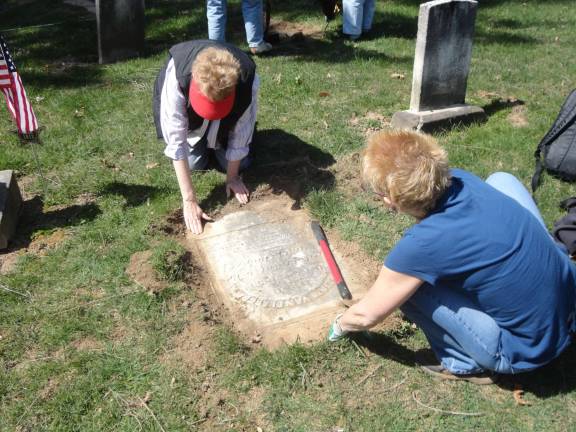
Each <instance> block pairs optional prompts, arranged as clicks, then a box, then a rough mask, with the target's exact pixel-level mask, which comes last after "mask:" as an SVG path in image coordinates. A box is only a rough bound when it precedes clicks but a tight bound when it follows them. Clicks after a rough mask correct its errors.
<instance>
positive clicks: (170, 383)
mask: <svg viewBox="0 0 576 432" xmlns="http://www.w3.org/2000/svg"><path fill="white" fill-rule="evenodd" d="M49 3H50V4H49V5H48V2H42V1H39V0H30V1H27V2H21V1H16V0H8V1H6V2H4V3H3V4H2V5H0V23H1V24H0V32H2V33H4V34H5V36H6V38H7V40H8V42H9V43H10V45H11V47H12V51H13V56H14V59H15V61H16V64H17V66H18V68H19V70H20V73H21V75H22V77H23V80H24V83H25V85H26V89H27V91H28V93H29V96H30V98H31V100H32V103H33V106H34V109H35V111H36V113H37V116H38V119H39V122H40V123H41V125H42V126H43V127H44V129H43V131H42V134H41V137H42V146H40V147H37V152H38V155H39V158H40V161H41V164H42V167H43V171H44V172H45V175H46V177H47V178H48V180H47V182H46V185H45V186H46V188H47V191H48V193H47V195H46V196H44V197H43V206H44V213H43V216H41V217H40V216H38V218H37V219H35V220H32V221H30V222H29V224H28V225H26V226H21V227H20V233H19V235H20V236H21V237H23V238H25V239H26V238H27V239H37V238H41V237H47V236H50V235H52V234H54V233H58V232H60V231H62V232H63V233H64V234H65V235H64V236H63V240H62V241H61V242H59V243H58V244H57V245H56V246H55V247H53V248H48V249H47V250H46V251H44V252H45V253H42V254H36V253H32V252H30V253H27V254H23V255H22V256H21V257H19V259H18V262H17V264H16V267H15V269H14V270H13V271H12V272H10V273H8V274H6V275H2V276H0V287H1V288H9V289H10V290H11V291H7V290H5V289H0V430H3V431H4V430H6V431H13V430H20V431H24V430H34V431H40V430H54V431H105V430H110V431H112V430H113V431H133V430H158V431H159V430H162V428H163V429H164V430H167V431H168V430H170V431H173V430H196V429H199V430H237V431H241V430H249V431H255V430H257V427H261V428H262V429H263V430H265V431H269V430H275V431H335V430H345V431H380V430H394V431H396V430H399V431H403V430H406V431H408V430H410V431H411V430H427V431H432V430H438V431H445V430H448V431H452V430H453V431H461V430H498V431H517V430H534V431H539V430H550V431H570V430H574V429H575V428H576V372H575V371H576V361H575V358H576V357H575V352H574V349H572V348H571V349H569V350H568V352H567V353H566V354H565V355H563V356H562V357H561V358H560V359H558V360H557V361H555V362H554V363H552V364H551V365H549V366H547V367H545V368H543V369H541V370H539V371H536V372H534V373H531V374H527V375H524V376H521V377H519V378H518V380H519V382H520V383H521V384H522V385H523V387H524V389H525V391H526V395H525V398H526V400H528V401H530V402H532V405H531V406H525V407H520V406H516V405H515V402H514V399H513V397H512V394H511V391H510V390H511V388H512V386H513V383H512V382H505V383H504V384H502V385H501V386H495V387H491V388H478V387H475V386H473V385H469V384H466V383H438V382H436V381H434V380H432V379H431V378H429V377H428V376H425V375H423V374H422V373H420V372H419V371H418V369H417V367H416V366H415V358H416V356H417V355H420V354H427V355H429V354H430V353H429V352H427V343H426V341H425V338H424V336H423V335H422V333H421V332H420V331H414V329H412V328H411V327H410V326H409V325H404V324H403V325H401V326H400V327H398V328H396V329H394V330H391V331H390V332H389V333H384V334H377V335H375V337H376V338H377V339H376V344H375V346H374V349H373V351H374V353H372V354H370V355H369V356H368V357H367V356H365V354H364V353H363V351H360V349H359V348H358V347H357V346H356V345H354V344H352V343H350V342H343V343H338V344H334V345H328V344H326V343H318V344H316V345H313V346H303V345H299V344H296V345H293V346H290V347H284V348H281V349H279V350H277V351H274V352H270V351H267V350H265V349H261V348H260V349H258V348H255V347H254V344H252V345H250V342H246V341H243V340H242V339H241V338H240V337H239V336H238V335H237V334H235V333H234V331H233V330H232V329H230V328H228V327H227V326H226V325H224V324H222V323H218V322H216V323H212V324H211V325H212V326H214V331H213V333H212V334H213V340H212V341H211V342H212V343H211V344H206V346H205V350H206V352H207V353H208V354H209V355H208V358H209V359H210V361H209V363H208V364H206V365H204V366H203V367H201V368H196V369H190V368H187V367H186V366H185V365H184V364H174V362H167V361H164V360H163V359H164V357H165V356H166V355H169V353H170V352H171V351H172V350H174V349H176V348H178V347H177V346H175V342H174V341H175V340H177V339H175V337H176V336H177V335H178V334H180V332H182V331H183V330H184V329H185V328H186V327H187V325H188V323H190V322H195V321H199V320H200V316H198V313H197V312H196V310H195V309H188V308H186V307H182V303H183V301H192V303H194V304H196V303H197V300H196V293H195V292H194V291H193V290H192V289H190V288H187V287H186V285H185V284H183V283H177V284H173V285H171V286H170V288H169V289H167V290H166V291H164V292H162V293H160V294H157V295H149V294H147V293H146V292H144V290H143V289H141V287H139V286H138V285H137V284H135V283H134V282H132V281H131V280H130V279H129V277H128V276H127V275H126V274H125V269H126V267H127V266H128V263H129V260H130V257H131V255H132V254H134V253H135V252H138V251H142V250H146V249H153V250H156V252H155V258H154V260H155V261H154V262H155V263H156V268H157V271H159V272H160V273H162V274H164V276H165V277H166V278H167V279H171V278H175V279H178V277H179V272H180V269H181V266H180V264H179V261H178V259H176V260H175V261H170V260H169V259H167V256H170V257H172V256H174V257H178V256H181V253H182V250H181V249H180V248H179V246H177V244H176V243H172V242H171V241H169V240H167V239H166V238H165V237H163V236H161V235H160V234H158V233H153V234H150V230H149V227H150V226H151V225H153V224H155V223H158V222H159V221H160V220H162V219H163V218H165V217H166V215H168V214H170V213H171V212H173V211H174V210H176V209H177V208H178V207H179V206H180V198H179V192H178V188H177V184H176V180H175V176H174V173H173V169H172V167H171V164H170V163H169V161H168V160H167V159H166V158H165V157H164V156H163V154H162V150H163V148H162V145H161V144H160V143H159V142H158V141H157V140H156V138H155V134H154V131H153V126H152V116H151V112H150V104H151V91H152V86H153V82H154V78H155V74H156V72H157V70H158V69H159V67H160V65H161V64H162V62H163V61H164V59H165V57H166V49H167V48H168V47H169V46H170V45H171V44H174V43H176V42H180V41H181V40H184V39H188V38H200V37H205V36H206V22H205V6H204V5H205V3H204V2H202V1H199V0H195V1H192V0H177V1H173V0H172V1H167V0H150V1H147V2H146V6H147V9H146V14H147V15H146V18H147V29H146V34H147V40H146V47H147V48H146V49H147V51H146V53H145V55H144V56H143V57H142V58H140V59H135V60H131V61H126V62H122V63H118V64H114V65H106V66H99V65H97V64H96V60H97V49H96V32H95V27H96V24H95V22H94V21H93V20H90V16H89V15H88V14H86V13H85V12H84V11H83V10H82V9H80V8H74V7H72V6H68V5H64V4H63V3H62V2H61V1H54V2H49ZM230 3H231V4H230V15H231V17H230V20H229V23H228V24H229V25H228V28H229V39H230V40H231V41H232V42H234V43H236V44H239V45H241V46H244V47H245V41H244V35H243V31H242V18H241V13H240V7H239V1H233V2H230ZM419 3H420V2H419V1H415V0H389V1H386V2H379V3H378V8H377V13H376V19H375V26H374V29H375V30H374V37H372V38H370V39H368V40H363V41H360V42H358V43H350V42H348V41H342V40H340V39H338V38H337V37H336V31H337V30H338V24H339V22H338V21H337V22H335V23H332V24H330V25H329V26H328V29H327V32H326V34H325V37H324V38H321V39H313V40H304V41H294V42H284V43H281V44H280V45H278V46H277V47H276V50H275V54H274V55H271V56H269V57H262V58H257V59H256V62H257V65H258V70H259V73H260V76H261V94H260V110H259V119H258V131H259V135H258V147H259V151H258V153H257V155H256V158H257V159H256V162H257V163H256V165H255V168H254V170H252V172H250V173H247V179H248V181H250V182H252V184H258V183H261V182H267V181H269V182H271V183H272V182H273V181H274V178H275V177H274V176H275V175H279V174H282V175H283V174H286V176H287V178H292V179H293V178H294V177H299V176H300V177H301V178H305V179H306V184H303V185H302V191H303V192H304V194H305V197H304V205H305V206H306V208H307V209H308V210H309V211H310V212H311V214H313V215H314V216H315V217H317V218H319V219H320V220H321V222H322V223H323V224H324V225H325V226H330V227H332V228H334V229H336V230H338V231H339V232H340V234H341V235H342V236H343V237H344V238H345V239H347V240H351V241H354V242H358V243H359V244H361V245H362V247H363V248H364V250H366V251H367V252H368V253H369V254H370V255H372V256H374V257H376V258H378V259H381V258H383V257H384V256H385V255H386V253H387V252H388V251H389V249H390V248H391V247H392V245H393V244H394V243H395V241H397V240H398V238H399V237H400V236H401V235H402V232H403V230H404V229H405V228H406V227H407V226H408V225H409V224H410V220H409V219H408V218H405V217H402V216H398V215H394V214H392V213H388V212H385V211H384V210H383V209H382V208H381V207H380V206H379V205H378V204H377V203H376V202H375V201H373V200H372V198H371V197H369V196H367V195H366V194H363V193H357V191H356V190H352V191H351V190H350V187H349V186H347V184H348V183H346V182H343V181H342V179H341V178H339V177H338V174H336V175H334V174H332V171H330V167H331V166H332V165H334V163H335V162H338V163H340V164H346V163H348V162H347V161H349V160H350V159H349V157H350V156H351V155H352V154H353V153H355V152H357V151H358V150H359V149H360V148H361V147H362V145H363V142H364V132H365V130H366V129H367V128H379V127H381V126H382V122H381V120H379V119H380V118H381V117H383V118H390V117H391V116H392V114H393V113H394V112H396V111H398V110H403V109H406V108H407V107H408V105H409V99H410V89H411V79H410V77H411V73H412V63H413V55H414V44H415V36H416V23H417V14H418V5H419ZM273 18H274V19H284V20H287V21H289V22H293V23H298V24H302V25H306V26H311V27H313V28H320V29H321V28H323V27H324V22H323V19H322V17H321V15H320V12H319V8H318V6H317V4H316V2H313V1H305V0H295V1H289V2H280V1H273ZM50 23H54V24H55V25H52V26H45V24H50ZM574 28H576V11H575V10H574V8H573V1H571V0H570V1H569V0H564V1H563V0H551V1H547V2H541V1H536V0H532V1H530V0H518V1H515V0H508V1H506V0H485V1H480V5H479V12H478V17H477V24H476V36H475V44H474V51H473V59H472V67H471V72H470V76H469V81H468V95H467V99H468V102H470V103H473V104H476V105H480V106H484V107H485V108H486V110H487V112H488V113H489V114H490V117H489V120H488V122H487V123H485V124H483V125H474V126H470V127H466V128H460V129H455V130H452V131H449V132H446V133H444V134H442V135H440V136H439V139H440V140H441V142H442V143H443V144H444V145H445V146H446V148H447V149H448V152H449V155H450V159H451V162H452V164H453V165H454V166H458V167H462V168H465V169H468V170H470V171H472V172H474V173H477V174H478V175H480V176H487V175H488V174H490V173H491V172H492V171H495V170H505V171H509V172H512V173H513V174H515V175H517V176H518V177H519V178H520V179H521V180H522V181H523V182H524V183H525V184H528V183H529V180H530V176H531V174H532V172H533V157H532V154H533V151H534V149H535V147H536V145H537V143H538V141H539V140H540V138H541V137H542V136H543V135H544V133H545V132H546V131H547V129H548V127H549V126H550V125H551V123H552V122H553V120H554V118H555V116H556V114H557V112H558V110H559V108H560V105H561V103H562V102H563V100H564V98H565V97H566V95H567V94H568V92H569V91H570V90H571V89H572V88H574V87H576V78H575V77H576V57H575V56H574V48H573V46H574V43H573V40H574V37H573V36H574V35H573V30H574ZM4 30H7V31H4ZM393 73H399V74H403V75H405V77H406V78H405V79H395V78H392V77H391V74H393ZM320 92H328V93H329V95H328V96H326V97H321V96H320ZM511 98H515V99H518V100H520V101H522V102H523V103H524V105H522V107H523V109H524V110H525V116H526V120H527V125H526V126H525V127H522V128H515V127H513V126H512V125H511V123H510V121H509V118H508V117H509V115H510V114H511V113H512V110H513V106H512V104H511V103H507V102H506V100H508V99H511ZM374 114H377V115H378V116H380V117H378V116H375V115H374ZM12 129H14V126H13V124H12V123H11V122H10V120H9V116H8V113H7V112H6V110H5V108H4V107H3V106H2V107H1V108H0V146H1V150H0V169H14V170H17V171H18V173H19V176H20V178H21V179H26V186H25V187H24V189H25V190H26V192H27V193H28V194H30V195H32V194H41V193H43V189H44V185H43V183H42V181H41V179H40V178H39V177H38V176H37V171H36V164H35V162H34V155H33V153H32V149H31V148H29V147H26V146H21V145H20V143H19V142H18V140H17V138H16V137H15V135H14V134H13V133H12V132H11V130H12ZM292 158H307V159H308V160H309V161H310V163H311V165H310V166H306V167H304V166H302V165H301V164H294V165H289V166H288V168H287V169H286V172H281V173H278V172H273V173H271V172H270V169H267V168H265V167H262V168H258V164H268V163H278V162H282V161H285V162H290V160H291V159H292ZM150 164H158V166H156V167H151V166H154V165H150ZM312 165H313V166H315V167H316V168H314V167H313V166H312ZM276 166H277V165H276ZM335 172H338V170H336V171H335ZM272 174H274V175H272ZM290 176H292V177H290ZM193 181H194V184H195V185H196V187H197V192H198V195H199V197H200V198H201V199H202V200H205V201H204V204H205V205H204V207H205V208H206V209H207V210H209V211H211V210H214V209H216V208H217V207H218V206H219V205H220V204H221V203H222V199H221V198H218V197H216V196H215V195H213V194H212V191H214V190H222V186H223V183H224V178H223V176H222V175H221V174H219V173H217V172H207V173H197V174H194V175H193ZM273 186H274V185H273ZM571 195H575V186H574V184H569V183H563V182H561V181H559V180H557V179H554V178H552V177H550V176H548V175H545V176H544V178H543V184H542V186H541V188H540V189H539V191H538V193H537V198H538V201H539V205H540V208H541V210H542V213H543V215H544V219H545V221H546V223H547V224H548V225H549V226H551V225H552V223H553V221H554V220H555V219H557V218H559V217H560V215H561V214H562V212H561V211H560V210H559V209H558V207H557V204H558V202H559V201H560V200H561V199H562V198H565V197H568V196H571ZM155 248H156V249H155ZM14 291H16V293H15V292H14ZM207 325H208V324H207ZM247 344H248V345H247ZM372 371H374V373H373V374H372V375H370V373H371V372H372ZM147 393H149V394H150V395H151V396H150V400H149V401H148V403H147V405H146V406H147V407H148V408H149V410H148V409H147V408H146V407H144V405H143V403H142V400H143V399H145V398H146V394H147ZM415 398H416V399H417V400H418V401H420V402H421V403H424V404H426V405H429V406H432V407H435V408H439V409H442V410H446V411H460V412H479V413H482V414H483V415H482V416H479V417H467V416H460V415H449V414H444V415H443V414H439V413H436V412H434V411H432V410H430V409H427V408H424V407H422V406H421V405H419V404H418V403H417V402H416V401H415ZM151 413H154V415H152V414H151ZM206 415H208V417H207V418H206ZM154 416H155V417H156V418H154Z"/></svg>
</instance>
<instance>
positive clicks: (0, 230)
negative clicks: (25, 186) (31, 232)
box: [0, 170, 22, 250]
mask: <svg viewBox="0 0 576 432" xmlns="http://www.w3.org/2000/svg"><path fill="white" fill-rule="evenodd" d="M21 205H22V196H21V195H20V189H18V184H17V183H16V178H15V177H14V172H13V171H10V170H7V171H0V250H2V249H6V248H7V247H8V241H9V240H10V239H11V238H12V236H13V235H14V231H15V230H16V225H17V223H18V214H19V213H20V207H21Z"/></svg>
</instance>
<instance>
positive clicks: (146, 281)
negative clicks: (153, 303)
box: [126, 250, 168, 294]
mask: <svg viewBox="0 0 576 432" xmlns="http://www.w3.org/2000/svg"><path fill="white" fill-rule="evenodd" d="M151 257H152V251H151V250H147V251H142V252H136V253H135V254H134V255H132V256H131V257H130V263H129V264H128V267H127V268H126V274H127V275H128V276H130V278H131V279H132V280H133V281H134V282H136V283H137V284H138V285H140V286H141V287H142V288H143V289H144V290H146V292H148V293H151V294H154V293H158V292H160V291H162V290H164V289H165V288H166V287H167V286H168V283H167V282H166V281H163V280H160V279H159V278H158V275H157V274H156V270H154V268H153V267H152V264H151V263H150V259H151Z"/></svg>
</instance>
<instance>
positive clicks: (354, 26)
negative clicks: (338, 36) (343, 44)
mask: <svg viewBox="0 0 576 432" xmlns="http://www.w3.org/2000/svg"><path fill="white" fill-rule="evenodd" d="M363 17H364V0H342V33H344V35H345V36H348V37H349V38H350V39H352V40H356V39H358V38H359V37H360V35H361V34H362V23H363Z"/></svg>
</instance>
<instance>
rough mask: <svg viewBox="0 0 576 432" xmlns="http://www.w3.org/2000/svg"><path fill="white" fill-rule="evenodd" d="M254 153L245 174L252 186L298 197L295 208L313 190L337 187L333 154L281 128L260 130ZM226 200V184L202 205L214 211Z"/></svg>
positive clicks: (255, 141) (219, 187)
mask: <svg viewBox="0 0 576 432" xmlns="http://www.w3.org/2000/svg"><path fill="white" fill-rule="evenodd" d="M252 155H253V158H254V161H253V163H252V166H251V167H250V168H249V169H248V170H246V172H245V173H244V181H245V182H246V184H247V186H248V188H249V189H250V190H251V191H254V190H255V189H256V188H257V187H258V186H259V185H264V184H265V185H269V186H270V188H271V192H272V193H273V194H278V195H279V194H281V193H286V194H287V195H288V196H289V197H290V198H291V199H292V200H294V203H293V205H292V209H293V210H296V209H299V208H300V207H301V205H302V199H303V198H304V197H305V196H306V195H307V194H308V193H309V192H311V191H312V190H315V189H328V190H329V189H332V188H333V187H334V184H335V179H334V175H333V174H332V173H331V172H330V171H328V170H327V169H326V168H327V167H329V166H330V165H332V164H333V163H334V162H335V159H334V158H333V157H332V155H330V154H329V153H327V152H324V151H322V150H319V149H318V148H316V147H314V146H312V145H310V144H308V143H306V142H304V141H302V140H301V139H300V138H298V137H297V136H295V135H292V134H290V133H287V132H285V131H283V130H281V129H268V130H263V131H258V132H256V135H255V140H254V143H253V144H252ZM226 202H227V198H226V191H225V186H224V185H220V186H218V187H216V188H214V189H213V190H212V191H211V192H210V194H209V195H208V197H206V198H205V199H204V200H203V201H202V203H201V204H200V206H201V207H202V208H203V209H205V210H206V211H207V212H210V211H212V210H214V209H215V208H217V207H220V206H223V205H224V204H226Z"/></svg>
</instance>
